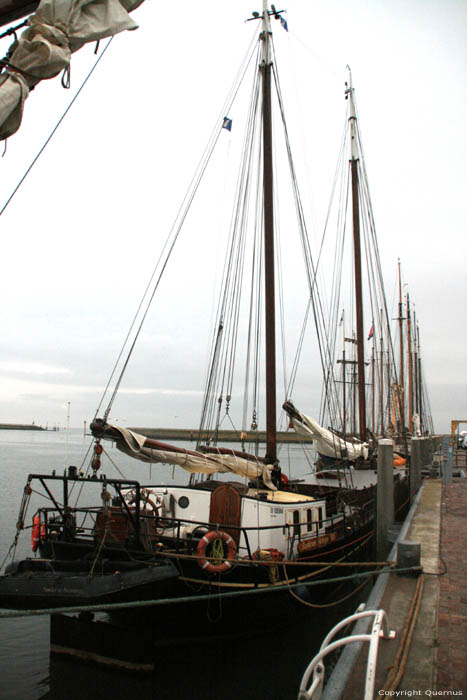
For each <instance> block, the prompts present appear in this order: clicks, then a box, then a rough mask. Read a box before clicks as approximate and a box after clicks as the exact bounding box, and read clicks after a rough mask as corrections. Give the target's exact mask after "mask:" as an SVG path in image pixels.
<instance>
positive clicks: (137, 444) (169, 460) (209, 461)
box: [104, 423, 276, 491]
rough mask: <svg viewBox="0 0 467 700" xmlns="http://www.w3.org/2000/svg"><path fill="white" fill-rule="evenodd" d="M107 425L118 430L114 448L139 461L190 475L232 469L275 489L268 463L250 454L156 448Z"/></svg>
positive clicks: (137, 436)
mask: <svg viewBox="0 0 467 700" xmlns="http://www.w3.org/2000/svg"><path fill="white" fill-rule="evenodd" d="M107 427H108V428H110V429H111V430H112V431H115V432H117V433H119V436H120V437H121V439H117V440H116V445H117V447H118V449H119V450H121V451H122V452H124V453H125V454H128V455H130V457H135V458H136V459H139V460H141V461H142V462H148V463H150V464H156V463H161V464H174V465H177V466H179V467H182V468H183V469H185V470H186V471H188V472H190V473H192V474H193V473H201V474H216V473H219V472H220V473H226V472H232V473H234V474H238V475H239V476H243V477H246V478H248V479H257V478H261V479H262V480H263V482H264V483H265V484H266V486H267V487H268V488H270V489H272V490H274V491H275V490H276V486H275V485H274V484H273V483H272V481H271V471H272V466H271V465H268V464H264V463H262V462H260V461H259V460H255V459H253V458H251V456H249V458H242V457H239V456H238V455H234V454H220V453H215V454H213V453H206V454H205V453H204V452H197V451H195V450H185V449H183V448H174V450H172V449H170V445H167V449H159V448H157V449H156V448H154V447H151V446H148V444H147V442H148V438H146V437H145V436H144V435H140V434H138V433H135V432H134V431H133V430H128V429H126V428H120V427H117V426H116V425H111V424H110V423H108V424H107ZM104 437H105V436H104ZM111 439H115V438H111ZM175 450H176V451H175Z"/></svg>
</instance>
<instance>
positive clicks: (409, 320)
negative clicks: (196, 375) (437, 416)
mask: <svg viewBox="0 0 467 700" xmlns="http://www.w3.org/2000/svg"><path fill="white" fill-rule="evenodd" d="M407 360H408V375H409V377H408V382H409V385H408V397H407V402H408V407H409V432H410V434H411V435H413V367H412V317H411V312H410V297H409V293H408V292H407Z"/></svg>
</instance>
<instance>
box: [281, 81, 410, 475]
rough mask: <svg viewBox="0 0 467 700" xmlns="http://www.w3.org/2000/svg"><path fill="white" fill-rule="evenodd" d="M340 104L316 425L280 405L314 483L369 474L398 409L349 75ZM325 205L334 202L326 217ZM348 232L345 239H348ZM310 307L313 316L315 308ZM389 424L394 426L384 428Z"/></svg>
mask: <svg viewBox="0 0 467 700" xmlns="http://www.w3.org/2000/svg"><path fill="white" fill-rule="evenodd" d="M345 98H346V100H347V105H348V109H347V114H346V122H347V128H346V130H345V138H344V140H343V145H342V149H341V153H340V155H339V163H338V167H337V169H336V173H337V174H336V182H337V181H338V180H339V178H340V181H339V182H338V184H337V185H336V186H335V187H334V190H333V197H334V199H335V198H336V197H335V195H336V193H337V194H338V195H339V202H338V212H337V215H336V230H337V236H336V242H335V248H334V250H333V255H334V274H333V276H332V279H333V289H332V290H331V294H330V304H329V312H328V317H327V318H323V319H322V320H321V325H320V326H319V324H317V332H320V327H321V329H322V330H321V334H322V347H323V348H324V350H323V352H322V363H323V366H324V367H325V373H324V374H325V377H324V391H323V399H322V409H321V416H320V421H317V420H315V419H314V418H312V417H310V416H308V415H305V414H303V413H301V412H300V411H299V410H297V408H296V407H295V406H294V404H293V403H292V402H291V401H287V402H286V403H285V404H284V409H285V410H286V412H287V413H288V415H289V418H290V425H291V427H292V428H293V429H294V430H295V431H296V432H297V433H298V434H300V435H302V436H304V437H307V438H312V440H313V443H314V445H315V447H316V450H317V452H318V461H317V469H318V472H319V475H320V476H321V477H326V476H329V477H331V478H335V470H339V469H353V470H361V469H367V470H368V469H372V470H374V469H375V467H376V448H377V442H378V439H379V438H382V437H390V438H393V437H394V436H395V432H396V431H395V421H394V416H393V414H394V411H395V410H396V407H397V409H398V412H399V413H400V406H401V398H400V395H399V386H400V385H399V383H398V380H397V371H396V363H395V359H394V349H393V346H392V339H391V331H390V316H389V311H388V304H387V301H386V296H385V292H384V280H383V274H382V268H381V262H380V257H379V251H378V242H377V237H376V230H375V223H374V218H373V212H372V207H371V200H370V191H369V184H368V178H367V172H366V167H365V161H364V156H363V148H362V139H361V133H360V129H359V123H358V118H357V108H356V100H355V89H354V87H353V85H352V75H351V72H350V68H349V82H348V83H346V90H345ZM332 205H333V201H331V204H330V207H329V211H331V209H332ZM349 230H350V234H351V235H350V236H349V235H347V234H348V231H349ZM349 238H350V241H349V240H348V239H349ZM346 251H347V253H348V258H349V260H350V263H351V265H350V274H347V277H346V276H345V275H344V271H345V268H346V262H347V261H346V260H345V254H346ZM364 262H366V266H365V269H364ZM346 280H347V282H348V284H349V286H350V287H351V288H353V290H352V293H351V294H348V295H347V297H346V296H345V290H344V285H345V284H346ZM365 281H366V285H365ZM343 299H346V300H347V302H348V303H349V306H350V307H351V311H353V313H346V309H345V307H344V308H342V307H341V306H340V304H341V303H342V300H343ZM365 302H366V303H365ZM316 307H317V308H319V304H318V303H316ZM365 310H366V313H367V315H370V316H371V321H370V322H369V323H368V325H369V332H368V333H366V332H365V320H364V316H365ZM339 315H340V320H338V319H339ZM323 316H324V313H323ZM349 323H350V326H351V332H349V328H348V324H349ZM339 339H341V342H342V346H341V350H340V349H339ZM349 347H350V350H349V349H348V348H349ZM378 348H379V352H378ZM369 367H370V370H369V369H368V368H369ZM391 417H393V421H394V422H391ZM325 425H327V426H328V427H324V426H325ZM405 446H406V445H405ZM405 454H407V449H405ZM405 462H406V460H405V458H404V457H401V455H399V454H395V460H394V464H395V466H396V467H400V466H405Z"/></svg>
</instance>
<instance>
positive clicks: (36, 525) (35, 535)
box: [31, 513, 45, 552]
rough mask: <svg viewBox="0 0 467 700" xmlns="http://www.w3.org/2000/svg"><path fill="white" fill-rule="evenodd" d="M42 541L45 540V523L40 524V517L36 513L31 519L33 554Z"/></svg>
mask: <svg viewBox="0 0 467 700" xmlns="http://www.w3.org/2000/svg"><path fill="white" fill-rule="evenodd" d="M42 540H45V523H42V524H41V519H40V516H39V515H37V513H36V515H35V516H34V517H33V519H32V532H31V549H32V551H33V552H35V551H36V550H37V548H38V546H39V542H41V541H42Z"/></svg>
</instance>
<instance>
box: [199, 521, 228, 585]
mask: <svg viewBox="0 0 467 700" xmlns="http://www.w3.org/2000/svg"><path fill="white" fill-rule="evenodd" d="M215 540H221V541H222V543H224V542H225V544H226V545H227V558H226V559H224V561H223V562H222V563H221V564H214V563H213V562H212V561H209V558H208V557H207V556H206V550H207V547H208V545H209V544H211V542H213V541H215ZM223 550H224V547H223V545H222V551H223ZM196 554H197V556H198V564H199V565H200V567H201V568H202V569H204V571H208V572H209V573H210V574H223V573H225V572H226V571H228V570H229V569H230V568H231V567H232V564H231V562H230V560H231V559H235V555H236V554H237V545H236V544H235V542H234V540H233V539H232V537H231V536H230V535H228V534H227V533H226V532H223V531H222V530H211V531H210V532H207V533H206V534H205V535H204V537H202V538H201V539H200V541H199V542H198V547H197V549H196Z"/></svg>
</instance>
